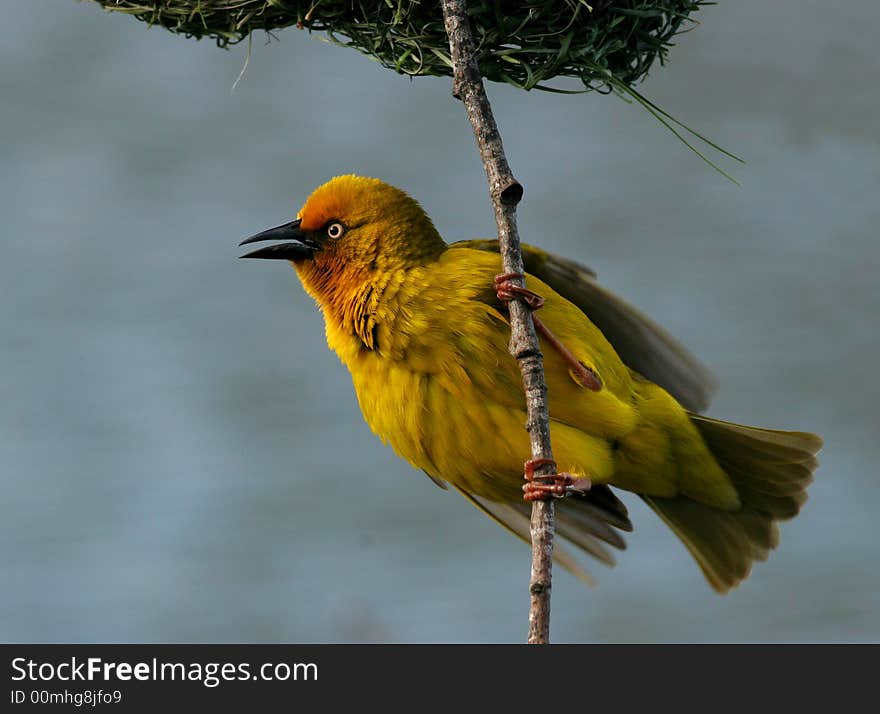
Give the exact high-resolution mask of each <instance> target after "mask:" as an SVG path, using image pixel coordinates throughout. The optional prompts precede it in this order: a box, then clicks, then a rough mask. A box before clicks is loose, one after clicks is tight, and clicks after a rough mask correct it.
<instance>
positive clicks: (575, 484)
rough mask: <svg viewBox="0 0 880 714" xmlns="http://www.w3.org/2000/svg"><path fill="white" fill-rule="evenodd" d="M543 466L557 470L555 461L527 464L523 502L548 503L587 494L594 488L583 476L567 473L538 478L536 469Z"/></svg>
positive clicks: (528, 462) (538, 461)
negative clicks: (553, 499) (551, 499)
mask: <svg viewBox="0 0 880 714" xmlns="http://www.w3.org/2000/svg"><path fill="white" fill-rule="evenodd" d="M541 466H552V467H553V469H554V470H555V469H556V462H555V461H553V459H531V460H529V461H526V463H525V474H524V475H525V479H526V483H525V484H523V500H524V501H526V502H527V503H528V502H531V501H546V500H548V499H550V498H565V497H566V496H570V495H572V494H575V493H580V494H583V493H586V492H587V491H589V490H590V488H591V487H592V482H591V481H590V479H588V478H584V477H582V476H572V475H571V474H566V473H562V474H560V473H553V474H549V475H544V476H536V475H535V469H537V468H540V467H541Z"/></svg>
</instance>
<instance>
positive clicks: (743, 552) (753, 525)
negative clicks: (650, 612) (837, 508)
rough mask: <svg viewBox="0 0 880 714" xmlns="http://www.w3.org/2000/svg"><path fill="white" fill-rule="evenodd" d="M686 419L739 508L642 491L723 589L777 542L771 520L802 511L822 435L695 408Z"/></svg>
mask: <svg viewBox="0 0 880 714" xmlns="http://www.w3.org/2000/svg"><path fill="white" fill-rule="evenodd" d="M691 421H692V422H693V423H694V425H695V426H696V427H697V429H698V430H699V432H700V434H701V436H702V437H703V440H704V441H705V442H706V445H707V446H708V447H709V450H710V451H711V452H712V454H713V456H715V458H716V459H717V460H718V463H719V465H720V466H721V467H722V468H723V469H724V471H725V472H726V473H727V475H728V476H729V477H730V479H731V481H732V483H733V485H734V487H735V488H736V491H737V494H738V495H739V499H740V502H741V503H742V507H741V508H740V509H739V510H737V511H723V510H718V509H715V508H711V507H709V506H705V505H703V504H701V503H698V502H697V501H694V500H691V499H689V498H686V497H681V496H680V497H676V498H655V497H643V498H644V500H645V502H646V503H647V504H648V505H649V506H650V507H651V508H652V509H653V510H654V511H655V512H656V513H657V514H658V515H659V516H660V517H661V518H662V519H663V520H664V521H665V522H666V524H667V525H669V527H670V528H671V529H672V530H673V531H674V532H675V533H676V535H677V536H678V537H679V538H680V539H681V540H682V542H683V543H684V544H685V546H687V548H688V550H689V551H690V552H691V554H692V555H693V556H694V558H695V559H696V561H697V563H699V565H700V567H701V568H702V570H703V573H704V574H705V575H706V578H707V580H708V581H709V583H710V584H711V585H712V587H713V588H715V590H717V591H718V592H720V593H724V592H727V591H728V590H730V589H731V588H733V587H735V586H736V585H738V584H739V583H740V582H741V581H742V580H743V579H744V578H745V577H746V576H748V574H749V572H750V570H751V567H752V563H753V562H754V561H756V560H766V559H767V556H768V555H769V554H770V551H771V550H772V549H773V548H775V547H776V546H777V545H778V543H779V529H778V527H777V525H776V522H777V521H781V520H786V519H789V518H793V517H794V516H796V515H797V514H798V512H799V511H800V508H801V506H803V504H804V502H805V501H806V500H807V492H806V488H807V486H808V485H809V484H810V483H811V482H812V480H813V476H812V472H813V470H814V469H815V468H816V466H817V465H818V462H817V461H816V458H815V454H816V452H817V451H819V449H820V448H821V447H822V440H821V439H820V438H819V437H818V436H816V435H815V434H809V433H806V432H798V431H774V430H771V429H757V428H754V427H749V426H743V425H741V424H732V423H729V422H723V421H719V420H717V419H710V418H708V417H704V416H698V415H696V414H692V415H691Z"/></svg>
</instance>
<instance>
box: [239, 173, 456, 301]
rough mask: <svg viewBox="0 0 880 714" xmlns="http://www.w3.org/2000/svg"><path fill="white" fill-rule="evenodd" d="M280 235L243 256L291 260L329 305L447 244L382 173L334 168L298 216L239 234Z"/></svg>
mask: <svg viewBox="0 0 880 714" xmlns="http://www.w3.org/2000/svg"><path fill="white" fill-rule="evenodd" d="M269 240H273V241H281V242H280V243H275V244H273V245H269V246H267V247H264V248H260V249H259V250H256V251H254V252H252V253H248V254H247V255H244V256H242V257H243V258H270V259H282V260H289V261H291V262H292V263H293V264H294V266H295V267H296V270H297V273H298V274H299V276H300V278H301V279H302V282H303V285H304V286H305V288H306V290H308V291H309V293H311V294H312V295H313V296H314V297H315V298H316V299H317V300H318V302H319V303H322V304H323V305H326V304H327V303H328V302H336V300H337V298H339V297H342V296H340V295H339V293H340V292H341V293H345V294H350V293H351V292H354V291H357V290H359V289H361V288H363V286H365V285H368V284H370V283H371V282H372V281H373V280H375V279H377V278H378V279H381V277H382V276H385V275H387V274H388V273H391V272H394V271H397V270H406V269H407V268H410V267H413V266H416V265H422V264H424V263H427V262H429V261H431V260H434V259H436V258H437V257H438V256H439V255H440V253H442V252H443V251H444V250H445V248H446V244H445V243H444V242H443V239H442V238H441V237H440V234H439V233H437V230H436V229H435V228H434V224H433V223H432V222H431V219H430V218H429V217H428V216H427V214H426V213H425V212H424V210H422V207H421V206H420V205H419V204H418V203H417V202H416V201H415V200H414V199H412V198H410V197H409V196H408V195H407V194H406V193H404V192H403V191H401V190H400V189H398V188H395V187H394V186H389V185H388V184H387V183H384V182H382V181H380V180H379V179H374V178H366V177H363V176H354V175H347V176H337V177H336V178H333V179H331V180H330V181H328V182H327V183H325V184H324V185H323V186H319V187H318V188H317V189H315V191H314V192H313V193H312V195H311V196H309V198H308V200H307V201H306V202H305V205H304V206H303V207H302V209H301V210H300V212H299V214H298V216H297V218H296V220H294V221H291V222H290V223H285V224H284V225H281V226H278V227H277V228H271V229H269V230H267V231H263V232H262V233H258V234H257V235H255V236H253V237H251V238H248V239H247V240H245V241H243V242H242V245H244V244H245V243H254V242H258V241H269Z"/></svg>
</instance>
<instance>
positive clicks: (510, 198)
mask: <svg viewBox="0 0 880 714" xmlns="http://www.w3.org/2000/svg"><path fill="white" fill-rule="evenodd" d="M442 5H443V18H444V21H445V23H446V33H447V35H449V49H450V51H451V54H452V62H453V66H454V79H453V88H452V93H453V95H454V96H455V97H457V98H458V99H460V100H461V101H462V102H463V104H464V107H465V110H466V111H467V115H468V119H469V120H470V122H471V127H473V130H474V136H475V137H476V139H477V146H478V147H479V149H480V156H481V158H482V160H483V167H484V168H485V169H486V176H487V178H488V180H489V193H490V194H491V197H492V205H493V207H494V208H495V222H496V223H497V225H498V241H499V243H500V244H501V258H502V264H503V268H504V272H505V273H519V274H522V273H524V272H525V271H524V268H523V259H522V252H521V251H520V244H519V232H518V231H517V227H516V205H517V204H518V203H519V201H520V199H521V198H522V194H523V189H522V186H521V185H520V184H519V182H518V181H517V180H516V179H515V178H514V177H513V173H512V172H511V170H510V166H508V164H507V158H506V156H505V155H504V147H503V146H502V143H501V134H500V133H499V132H498V126H497V125H496V124H495V118H494V117H493V115H492V107H491V106H490V104H489V98H488V97H487V96H486V90H485V88H484V87H483V78H482V76H481V74H480V69H479V67H478V66H477V61H476V58H475V50H474V39H473V34H472V32H471V26H470V22H469V20H468V16H467V2H466V0H442ZM513 282H515V283H516V284H518V285H520V286H521V287H523V286H524V283H525V281H524V280H520V279H519V278H514V279H513ZM510 332H511V334H510V353H511V354H512V355H513V356H514V357H515V358H516V360H517V362H518V363H519V368H520V371H521V372H522V377H523V385H524V387H525V394H526V408H527V412H528V420H527V423H526V429H527V430H528V432H529V437H530V441H531V448H532V458H533V459H542V460H546V461H544V462H542V463H543V464H544V465H542V466H540V467H538V468H536V469H535V474H536V475H538V476H549V475H551V474H552V473H553V472H554V471H555V469H554V468H553V465H552V463H553V462H552V459H553V451H552V449H551V448H550V419H549V416H548V411H547V387H546V383H545V381H544V359H543V356H542V354H541V349H540V346H539V343H538V337H537V335H536V333H535V327H534V324H533V322H532V314H531V309H530V308H529V307H528V306H527V305H526V304H525V303H523V302H522V301H520V300H512V301H511V302H510ZM553 516H554V513H553V502H552V501H551V500H547V501H534V502H533V504H532V522H531V532H532V572H531V580H530V582H529V592H530V593H531V608H530V610H529V640H528V641H529V643H530V644H547V643H549V641H550V587H551V583H552V580H551V566H552V562H553V531H554V518H553Z"/></svg>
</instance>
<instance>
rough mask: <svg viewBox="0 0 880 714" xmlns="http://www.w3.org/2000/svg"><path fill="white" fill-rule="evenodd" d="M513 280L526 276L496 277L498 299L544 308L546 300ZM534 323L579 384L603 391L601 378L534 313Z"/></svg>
mask: <svg viewBox="0 0 880 714" xmlns="http://www.w3.org/2000/svg"><path fill="white" fill-rule="evenodd" d="M512 278H523V279H524V278H525V276H524V275H523V274H522V273H504V274H503V275H496V276H495V294H496V295H497V296H498V299H499V300H500V301H501V302H502V303H504V304H505V305H506V304H507V303H509V302H510V301H511V300H515V299H519V300H522V301H523V302H524V303H525V304H526V305H528V306H529V307H530V308H532V310H533V311H534V310H540V309H541V308H542V307H543V306H544V298H542V297H541V296H540V295H538V294H537V293H535V292H532V291H531V290H529V289H527V288H523V287H520V286H519V285H517V284H516V283H513V282H511V279H512ZM532 322H533V323H534V325H535V329H536V330H537V331H538V332H539V333H540V334H541V336H542V337H543V338H544V339H545V340H546V341H547V343H548V344H549V345H550V346H551V347H552V348H553V349H554V350H556V352H557V353H558V354H559V356H560V357H562V359H563V361H564V362H565V363H566V364H567V365H568V366H569V368H571V371H572V373H573V374H574V377H575V380H576V381H577V383H578V384H580V385H581V386H582V387H586V388H587V389H589V390H590V391H592V392H598V391H599V390H600V389H602V380H601V379H600V378H599V375H598V374H596V373H595V372H594V371H593V370H591V369H590V368H589V367H587V365H585V364H584V363H583V362H581V361H580V360H579V359H578V358H577V357H575V356H574V355H573V354H572V353H571V351H570V350H569V349H568V348H567V347H566V346H565V345H564V344H562V342H560V340H559V338H558V337H556V335H554V334H553V333H552V332H551V331H550V328H549V327H547V325H545V324H544V322H543V320H541V319H540V318H539V317H538V316H537V315H535V314H534V312H533V313H532Z"/></svg>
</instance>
